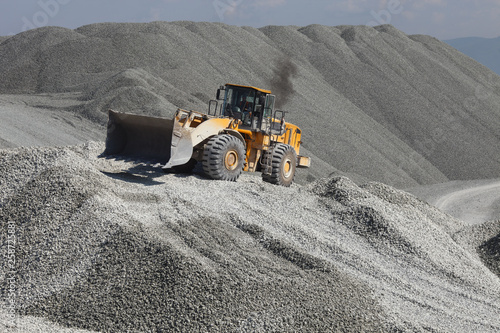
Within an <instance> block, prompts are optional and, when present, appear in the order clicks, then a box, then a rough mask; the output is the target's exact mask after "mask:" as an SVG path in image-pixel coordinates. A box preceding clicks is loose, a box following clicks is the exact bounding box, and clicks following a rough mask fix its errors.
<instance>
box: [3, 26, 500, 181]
mask: <svg viewBox="0 0 500 333" xmlns="http://www.w3.org/2000/svg"><path fill="white" fill-rule="evenodd" d="M284 58H285V59H290V62H291V63H292V64H293V65H294V67H295V68H297V72H296V75H295V76H294V77H293V78H292V83H293V90H294V91H295V93H294V94H293V95H292V96H290V99H289V100H288V103H287V104H286V105H285V106H284V108H285V109H287V110H290V111H292V112H291V113H290V114H289V118H288V120H290V121H291V122H292V123H295V124H297V125H299V126H300V127H301V128H302V129H303V133H304V142H305V143H304V147H305V148H306V149H307V150H308V151H309V152H311V153H312V154H313V155H315V156H316V157H317V158H319V159H320V160H321V162H324V163H313V169H311V173H310V174H309V175H308V176H309V179H314V178H318V175H321V176H327V175H329V174H330V173H331V169H329V168H326V169H325V168H322V167H320V166H321V165H326V166H333V167H335V168H336V169H337V170H339V171H340V172H343V173H350V174H354V175H359V176H360V177H364V178H367V179H371V180H376V181H381V182H384V183H387V184H391V185H395V186H398V187H401V188H404V187H411V186H416V185H418V184H433V183H439V182H445V181H448V180H450V179H477V178H496V177H498V176H499V170H498V165H499V163H500V161H499V160H498V156H500V150H499V149H500V148H499V147H500V145H499V144H498V143H499V142H498V138H499V132H498V129H499V128H500V123H499V121H500V120H499V119H500V117H499V116H498V115H499V114H498V112H499V111H498V110H500V77H498V76H497V75H496V74H494V73H493V72H491V71H490V70H488V69H487V68H485V67H484V66H482V65H479V64H478V63H476V62H475V61H473V60H472V59H470V58H468V57H466V56H464V55H463V54H461V53H459V52H458V51H456V50H455V49H453V48H452V47H450V46H448V45H446V44H445V43H442V42H440V41H438V40H436V39H434V38H432V37H429V36H407V35H405V34H403V33H402V32H400V31H398V30H396V29H395V28H394V27H392V26H389V25H384V26H379V27H375V28H371V27H364V26H338V27H327V26H319V25H311V26H307V27H294V26H288V27H279V26H268V27H263V28H261V29H255V28H250V27H234V26H228V25H224V24H218V23H194V22H154V23H149V24H113V23H105V24H95V25H89V26H84V27H80V28H78V29H75V30H70V29H64V28H58V27H45V28H41V29H36V30H32V31H27V32H25V33H21V34H19V35H16V36H13V37H11V38H8V39H6V40H4V41H3V42H0V93H11V94H12V93H16V94H17V93H23V94H26V93H68V92H72V93H78V94H80V97H78V99H77V100H76V102H78V103H77V104H78V105H75V106H73V107H71V108H70V110H72V111H73V112H76V113H77V114H78V115H83V116H85V117H87V118H88V119H91V120H92V121H94V122H96V123H101V124H103V123H104V122H105V120H106V115H105V111H106V110H107V108H109V107H113V108H115V109H118V110H123V111H127V112H145V113H149V114H156V115H165V116H169V115H171V114H172V113H173V112H174V111H175V109H176V107H184V108H188V109H197V110H206V108H207V102H208V101H209V100H210V99H211V98H213V96H214V93H215V89H216V88H217V87H218V86H219V85H220V84H224V83H226V82H235V83H241V84H251V85H256V86H261V87H266V88H271V86H272V82H276V81H279V80H276V77H275V76H276V75H275V73H276V69H277V68H278V67H279V65H280V63H282V62H281V60H282V59H284ZM273 89H274V88H273ZM276 91H279V89H277V90H276ZM278 98H280V96H278ZM68 144H69V143H68Z"/></svg>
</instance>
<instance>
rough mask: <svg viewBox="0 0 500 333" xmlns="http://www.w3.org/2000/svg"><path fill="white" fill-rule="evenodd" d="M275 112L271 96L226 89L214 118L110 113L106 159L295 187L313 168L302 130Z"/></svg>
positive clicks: (213, 108)
mask: <svg viewBox="0 0 500 333" xmlns="http://www.w3.org/2000/svg"><path fill="white" fill-rule="evenodd" d="M285 114H286V112H285V111H279V110H275V96H274V95H273V94H272V93H271V91H269V90H264V89H260V88H256V87H252V86H243V85H237V84H226V85H225V86H221V87H220V88H219V89H218V90H217V97H216V99H215V100H211V101H210V102H209V105H208V112H207V113H201V112H197V111H187V110H183V109H178V110H177V111H176V113H175V115H174V117H173V119H166V118H159V117H150V116H143V115H135V114H129V113H123V112H116V111H113V110H109V121H108V130H107V137H106V150H105V151H104V155H105V156H111V157H115V158H125V159H132V160H141V161H149V162H153V163H156V165H159V166H161V167H162V168H163V169H164V170H167V171H168V170H173V171H174V172H175V171H178V172H189V171H191V170H192V169H194V167H195V166H196V164H197V163H202V166H203V171H204V173H205V174H206V175H207V176H208V177H210V178H212V179H217V180H227V181H236V180H237V179H238V177H239V176H240V174H241V173H242V172H243V171H249V172H256V171H260V172H261V173H262V178H263V180H264V181H266V182H269V183H272V184H277V185H282V186H290V185H291V184H292V182H293V179H294V176H295V171H296V168H308V167H310V163H311V161H310V158H309V157H305V156H301V155H299V151H300V145H301V143H302V141H301V135H302V132H301V130H300V129H299V128H298V127H297V126H295V125H293V124H290V123H287V122H285Z"/></svg>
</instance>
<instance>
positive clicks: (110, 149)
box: [104, 110, 192, 164]
mask: <svg viewBox="0 0 500 333" xmlns="http://www.w3.org/2000/svg"><path fill="white" fill-rule="evenodd" d="M173 128H174V120H172V119H165V118H158V117H149V116H140V115H134V114H128V113H122V112H115V111H113V110H109V120H108V133H107V137H106V150H105V151H104V154H105V155H114V156H119V157H120V158H124V159H132V160H146V161H149V162H155V163H161V164H165V163H167V162H168V161H169V160H170V157H171V148H172V133H173ZM191 153H192V150H191ZM189 157H191V155H190V156H189Z"/></svg>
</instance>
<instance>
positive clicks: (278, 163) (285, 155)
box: [262, 143, 297, 187]
mask: <svg viewBox="0 0 500 333" xmlns="http://www.w3.org/2000/svg"><path fill="white" fill-rule="evenodd" d="M269 160H270V161H269ZM263 161H265V162H264V163H270V165H271V171H270V174H262V179H263V180H264V181H265V182H268V183H271V184H276V185H281V186H285V187H289V186H290V185H292V183H293V179H294V178H295V170H296V169H297V153H296V152H295V149H294V148H293V147H292V146H290V145H286V144H284V143H277V144H276V145H274V146H273V147H272V148H271V149H270V150H268V151H267V152H265V155H264V157H263Z"/></svg>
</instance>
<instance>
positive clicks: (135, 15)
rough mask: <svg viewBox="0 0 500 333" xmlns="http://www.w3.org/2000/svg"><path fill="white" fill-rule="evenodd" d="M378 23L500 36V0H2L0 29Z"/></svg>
mask: <svg viewBox="0 0 500 333" xmlns="http://www.w3.org/2000/svg"><path fill="white" fill-rule="evenodd" d="M158 20H161V21H177V20H190V21H209V22H223V23H227V24H231V25H240V26H241V25H247V26H253V27H262V26H266V25H299V26H305V25H309V24H324V25H330V26H335V25H341V24H354V25H358V24H365V25H378V24H383V23H390V24H392V25H394V26H395V27H396V28H398V29H400V30H402V31H403V32H405V33H407V34H427V35H432V36H434V37H437V38H439V39H450V38H457V37H470V36H476V37H488V38H492V37H498V36H500V0H357V1H355V0H310V1H306V0H267V1H266V0H142V1H139V0H0V35H10V34H16V33H19V32H21V31H23V30H26V29H32V28H36V27H40V26H46V25H55V26H62V27H67V28H77V27H79V26H82V25H85V24H91V23H96V22H151V21H158Z"/></svg>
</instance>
